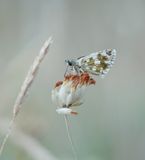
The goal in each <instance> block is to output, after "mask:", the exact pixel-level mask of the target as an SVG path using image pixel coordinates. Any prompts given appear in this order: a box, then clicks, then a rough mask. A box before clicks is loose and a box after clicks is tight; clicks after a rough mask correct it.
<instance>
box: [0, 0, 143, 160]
mask: <svg viewBox="0 0 145 160" xmlns="http://www.w3.org/2000/svg"><path fill="white" fill-rule="evenodd" d="M50 35H51V36H53V39H54V43H53V45H52V46H51V49H50V52H49V54H48V55H47V57H46V58H45V59H44V61H43V63H42V64H41V67H40V70H39V74H38V75H37V78H36V79H35V81H34V83H33V85H32V88H31V89H30V91H29V96H28V98H27V100H26V101H25V103H24V104H23V107H22V110H21V112H20V114H19V115H18V117H17V119H16V123H15V124H16V128H14V130H13V133H12V135H11V137H10V138H9V139H8V141H7V144H6V146H5V149H4V152H3V154H2V157H1V158H0V159H2V160H33V159H35V160H40V159H43V160H47V159H50V160H54V159H55V160H72V159H73V155H72V151H71V146H70V144H69V141H68V138H67V133H66V128H65V123H64V119H63V116H61V115H58V114H57V113H56V112H55V109H56V106H55V105H54V104H52V102H51V90H52V88H53V86H54V83H55V82H56V81H58V80H62V79H63V74H64V71H65V67H66V65H65V62H64V60H65V59H67V58H77V57H80V56H82V55H87V54H89V53H91V52H95V51H99V50H103V49H106V48H115V49H116V50H117V60H116V63H115V65H114V67H113V68H112V69H111V70H110V72H109V74H108V75H107V76H106V77H105V78H104V79H101V78H100V77H95V78H96V81H97V83H96V85H95V86H94V87H90V88H89V89H88V91H87V92H86V94H85V97H84V104H83V105H82V106H80V107H78V109H77V111H78V112H79V115H78V116H76V117H75V116H72V117H70V118H71V132H72V136H73V139H74V143H75V146H76V150H77V155H78V159H79V160H136V159H138V160H143V159H145V116H144V115H145V84H144V83H145V72H144V67H145V62H144V60H145V44H144V43H145V1H143V0H122V1H120V0H108V1H107V0H74V1H73V0H37V1H36V0H25V1H23V0H19V1H18V0H0V72H1V74H0V141H2V139H3V137H4V135H5V133H6V129H7V127H8V122H9V121H10V118H11V117H12V108H13V104H14V101H15V99H16V96H17V94H18V92H19V90H20V87H21V84H22V82H23V80H24V78H25V76H26V74H27V71H28V69H29V67H30V65H31V63H32V62H33V59H34V57H35V56H36V55H37V54H38V53H39V50H40V48H41V46H42V44H43V42H44V41H45V40H46V39H47V38H48V37H49V36H50ZM29 143H30V145H29ZM39 152H40V153H39Z"/></svg>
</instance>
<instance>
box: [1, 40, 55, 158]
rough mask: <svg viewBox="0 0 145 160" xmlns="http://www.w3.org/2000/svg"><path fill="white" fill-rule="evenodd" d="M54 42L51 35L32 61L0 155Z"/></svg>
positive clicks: (15, 105) (17, 99) (15, 104)
mask: <svg viewBox="0 0 145 160" xmlns="http://www.w3.org/2000/svg"><path fill="white" fill-rule="evenodd" d="M51 44H52V38H51V37H50V38H49V39H48V40H46V41H45V43H44V45H43V46H42V48H41V50H40V52H39V54H38V55H37V56H36V58H35V59H34V62H33V63H32V66H31V67H30V69H29V71H28V74H27V76H26V78H25V80H24V82H23V84H22V86H21V89H20V92H19V94H18V96H17V98H16V101H15V103H14V107H13V116H12V120H11V122H10V124H9V128H8V131H7V133H6V135H5V137H4V139H3V141H2V144H1V146H0V156H1V154H2V152H3V149H4V146H5V144H6V141H7V139H8V137H9V136H10V134H11V131H12V127H13V123H14V120H15V118H16V117H17V115H18V113H19V112H20V110H21V107H22V104H23V102H24V99H25V97H26V95H27V93H28V91H29V89H30V87H31V85H32V83H33V81H34V79H35V77H36V75H37V71H38V69H39V66H40V64H41V62H42V60H43V59H44V57H45V55H46V54H47V53H48V49H49V48H50V45H51Z"/></svg>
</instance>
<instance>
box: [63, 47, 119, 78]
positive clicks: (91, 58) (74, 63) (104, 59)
mask: <svg viewBox="0 0 145 160" xmlns="http://www.w3.org/2000/svg"><path fill="white" fill-rule="evenodd" d="M115 59H116V50H115V49H105V50H102V51H98V52H94V53H91V54H89V55H87V56H82V57H79V58H77V59H76V60H74V59H71V60H65V62H66V63H67V69H66V72H65V74H67V71H68V68H69V67H70V68H71V70H73V71H75V72H77V73H78V74H80V73H83V72H87V73H90V74H92V75H97V76H101V77H104V76H105V75H106V74H107V73H108V71H109V70H110V68H111V67H112V66H113V64H114V61H115Z"/></svg>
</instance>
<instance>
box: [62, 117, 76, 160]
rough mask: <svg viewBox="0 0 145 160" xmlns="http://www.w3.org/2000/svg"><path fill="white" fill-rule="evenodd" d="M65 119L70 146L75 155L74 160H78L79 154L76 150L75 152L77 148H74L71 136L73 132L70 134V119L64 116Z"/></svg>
mask: <svg viewBox="0 0 145 160" xmlns="http://www.w3.org/2000/svg"><path fill="white" fill-rule="evenodd" d="M64 119H65V124H66V130H67V135H68V139H69V142H70V145H71V148H72V151H73V154H74V159H75V160H78V158H77V153H76V150H75V147H74V143H73V139H72V135H71V132H70V123H69V118H68V116H67V115H64Z"/></svg>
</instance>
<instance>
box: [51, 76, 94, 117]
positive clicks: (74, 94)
mask: <svg viewBox="0 0 145 160" xmlns="http://www.w3.org/2000/svg"><path fill="white" fill-rule="evenodd" d="M91 84H95V80H94V79H93V78H92V77H90V75H89V74H88V73H81V74H80V75H79V74H69V75H67V76H65V78H64V80H63V81H58V82H56V84H55V87H54V89H53V90H52V100H53V102H54V103H55V104H56V105H57V106H58V109H57V110H56V111H57V113H59V114H74V115H76V114H77V112H75V111H73V110H72V108H71V107H73V106H79V105H81V104H82V102H81V99H82V96H83V94H84V91H85V89H86V88H87V86H89V85H91Z"/></svg>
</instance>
